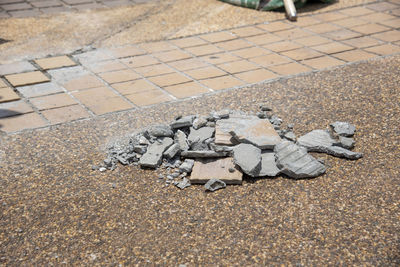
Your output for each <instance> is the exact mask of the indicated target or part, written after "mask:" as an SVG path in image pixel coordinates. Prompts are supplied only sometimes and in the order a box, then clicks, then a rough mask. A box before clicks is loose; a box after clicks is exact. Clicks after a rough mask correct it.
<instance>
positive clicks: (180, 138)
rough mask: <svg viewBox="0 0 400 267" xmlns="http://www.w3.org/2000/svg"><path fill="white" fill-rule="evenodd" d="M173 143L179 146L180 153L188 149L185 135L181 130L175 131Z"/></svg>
mask: <svg viewBox="0 0 400 267" xmlns="http://www.w3.org/2000/svg"><path fill="white" fill-rule="evenodd" d="M174 140H175V143H177V144H178V145H179V148H180V150H181V151H186V150H188V149H189V144H188V141H187V138H186V134H185V133H184V132H182V131H181V130H178V131H176V133H175V135H174Z"/></svg>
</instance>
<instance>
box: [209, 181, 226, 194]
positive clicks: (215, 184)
mask: <svg viewBox="0 0 400 267" xmlns="http://www.w3.org/2000/svg"><path fill="white" fill-rule="evenodd" d="M225 187H226V184H225V183H224V182H223V181H221V180H219V179H210V180H209V181H208V182H207V183H206V184H205V185H204V188H205V189H206V191H211V192H214V191H216V190H218V189H222V188H225Z"/></svg>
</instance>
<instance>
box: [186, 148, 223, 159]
mask: <svg viewBox="0 0 400 267" xmlns="http://www.w3.org/2000/svg"><path fill="white" fill-rule="evenodd" d="M227 155H229V152H215V151H213V150H187V151H182V152H181V156H182V157H185V158H220V157H226V156H227Z"/></svg>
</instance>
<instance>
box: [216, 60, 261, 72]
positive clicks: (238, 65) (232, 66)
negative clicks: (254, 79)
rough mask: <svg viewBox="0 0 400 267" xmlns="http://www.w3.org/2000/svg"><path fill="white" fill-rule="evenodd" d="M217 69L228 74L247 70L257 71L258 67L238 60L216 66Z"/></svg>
mask: <svg viewBox="0 0 400 267" xmlns="http://www.w3.org/2000/svg"><path fill="white" fill-rule="evenodd" d="M218 67H219V68H221V69H223V70H225V71H226V72H229V73H238V72H243V71H248V70H255V69H259V68H260V67H259V66H257V65H255V64H254V63H252V62H249V61H247V60H239V61H233V62H228V63H224V64H221V65H218Z"/></svg>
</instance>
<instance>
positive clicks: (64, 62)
mask: <svg viewBox="0 0 400 267" xmlns="http://www.w3.org/2000/svg"><path fill="white" fill-rule="evenodd" d="M35 62H36V64H38V65H39V66H40V67H42V68H43V69H45V70H48V69H57V68H62V67H70V66H75V65H76V63H75V62H74V61H73V60H72V59H70V58H69V57H67V56H59V57H49V58H41V59H37V60H35Z"/></svg>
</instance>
